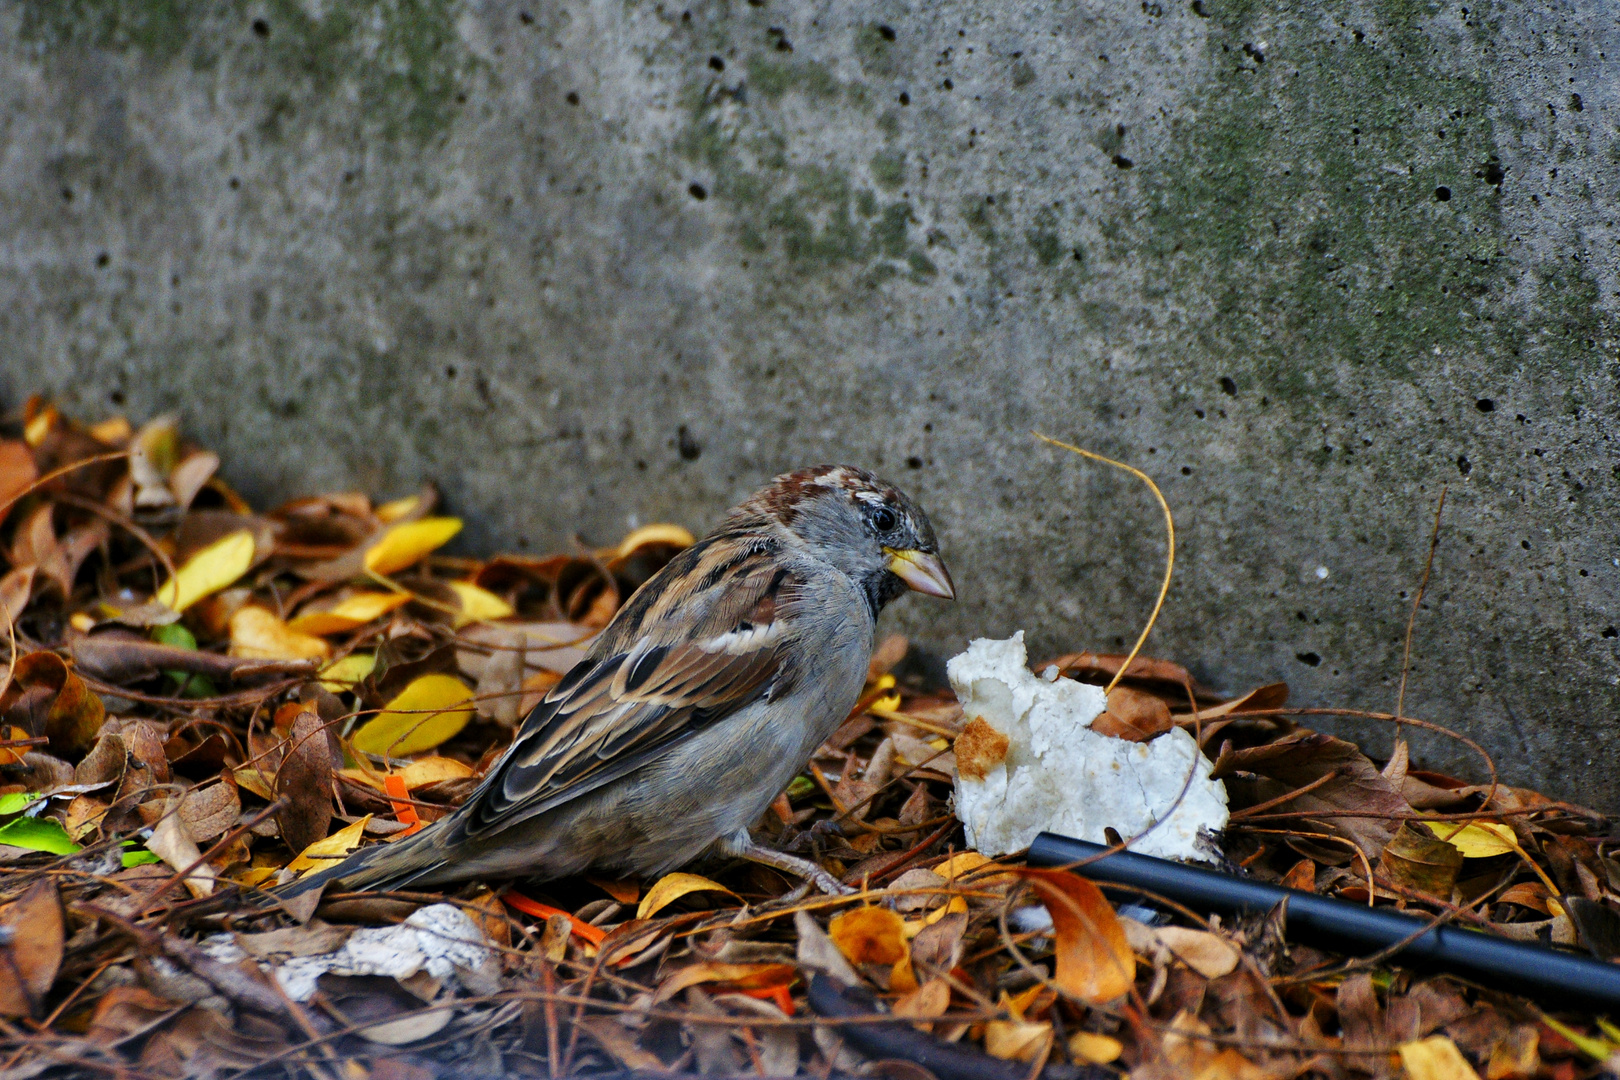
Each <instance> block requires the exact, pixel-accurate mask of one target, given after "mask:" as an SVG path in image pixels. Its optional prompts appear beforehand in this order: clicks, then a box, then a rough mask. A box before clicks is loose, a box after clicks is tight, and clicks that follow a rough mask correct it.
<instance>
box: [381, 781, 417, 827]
mask: <svg viewBox="0 0 1620 1080" xmlns="http://www.w3.org/2000/svg"><path fill="white" fill-rule="evenodd" d="M383 790H385V791H387V792H388V797H389V805H390V806H392V807H393V808H394V819H395V820H396V821H400V822H402V823H404V824H406V825H409V826H410V828H408V829H406V830H404V831H403V832H399V833H396V834H395V835H396V836H400V837H404V836H409V835H411V833H414V832H420V831H421V829H422V827H423V826H424V825H426V824H427V822H425V821H423V820H422V818H421V816H420V815H419V814H417V812H416V807H414V806H412V805H411V804H410V801H409V800H410V797H411V793H410V791H408V790H407V789H406V787H405V778H404V777H403V776H401V775H399V774H398V773H389V774H388V775H387V776H384V777H383ZM400 799H404V800H406V801H405V802H399V801H397V800H400Z"/></svg>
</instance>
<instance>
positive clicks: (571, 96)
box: [563, 90, 579, 105]
mask: <svg viewBox="0 0 1620 1080" xmlns="http://www.w3.org/2000/svg"><path fill="white" fill-rule="evenodd" d="M563 100H564V101H566V102H568V104H570V105H578V104H579V93H578V91H575V90H570V91H568V93H567V94H566V95H564V97H563Z"/></svg>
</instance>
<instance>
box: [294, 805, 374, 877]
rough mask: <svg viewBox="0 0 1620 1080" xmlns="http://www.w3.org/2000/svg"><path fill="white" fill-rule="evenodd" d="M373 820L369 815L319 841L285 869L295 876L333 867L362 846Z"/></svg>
mask: <svg viewBox="0 0 1620 1080" xmlns="http://www.w3.org/2000/svg"><path fill="white" fill-rule="evenodd" d="M370 820H371V815H370V814H367V815H366V816H365V817H363V818H360V819H359V820H358V821H356V822H354V823H353V824H352V825H348V826H346V827H345V828H342V829H339V830H338V831H337V832H335V833H333V834H332V835H331V836H328V837H327V838H326V839H324V840H317V841H315V842H314V843H313V844H310V845H309V846H308V847H306V848H304V850H303V851H301V852H299V853H298V857H297V858H295V859H293V861H292V862H290V863H288V864H287V865H286V867H285V869H288V870H291V871H292V872H293V873H295V874H300V875H302V874H307V873H309V872H310V871H312V870H321V869H324V868H325V867H328V866H331V865H332V864H333V863H334V862H336V861H338V860H339V859H341V858H343V857H344V856H345V855H347V854H349V852H351V851H353V850H354V849H355V848H357V847H359V846H360V835H361V833H363V832H365V829H366V823H367V822H368V821H370Z"/></svg>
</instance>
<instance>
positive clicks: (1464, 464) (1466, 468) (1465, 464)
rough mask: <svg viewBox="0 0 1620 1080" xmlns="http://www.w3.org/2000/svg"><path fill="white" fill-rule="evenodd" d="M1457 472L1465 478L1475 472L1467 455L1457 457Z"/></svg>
mask: <svg viewBox="0 0 1620 1080" xmlns="http://www.w3.org/2000/svg"><path fill="white" fill-rule="evenodd" d="M1457 471H1458V472H1460V473H1462V474H1463V475H1464V476H1467V475H1468V474H1469V473H1471V472H1473V471H1474V466H1473V465H1472V464H1471V463H1470V462H1469V460H1468V455H1467V454H1458V455H1457Z"/></svg>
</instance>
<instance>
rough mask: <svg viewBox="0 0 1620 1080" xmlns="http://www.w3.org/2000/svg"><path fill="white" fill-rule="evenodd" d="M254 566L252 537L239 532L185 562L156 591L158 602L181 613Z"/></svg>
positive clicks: (214, 543)
mask: <svg viewBox="0 0 1620 1080" xmlns="http://www.w3.org/2000/svg"><path fill="white" fill-rule="evenodd" d="M252 565H253V533H252V532H250V531H249V530H247V529H238V530H237V531H236V532H233V533H231V534H230V535H229V536H225V537H223V538H221V539H219V540H215V541H214V542H213V543H212V544H209V545H208V546H207V547H205V548H203V549H202V550H201V551H199V552H197V553H196V554H195V555H193V556H192V557H191V558H189V559H187V560H186V561H185V564H184V565H183V566H181V567H180V569H178V570H176V571H175V572H174V577H172V578H170V579H169V580H168V581H165V582H164V583H163V585H162V587H161V588H159V589H158V591H157V600H158V602H159V603H161V604H165V605H167V606H168V607H171V608H173V609H174V610H176V611H184V610H186V608H188V607H190V606H191V605H192V604H195V603H196V602H197V601H198V600H201V599H202V598H203V597H205V596H208V595H209V594H211V593H217V592H219V590H221V589H223V588H225V587H226V586H228V585H231V584H233V583H234V582H235V581H236V579H237V578H239V577H241V576H242V575H243V574H245V573H247V572H248V568H249V567H251V566H252Z"/></svg>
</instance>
